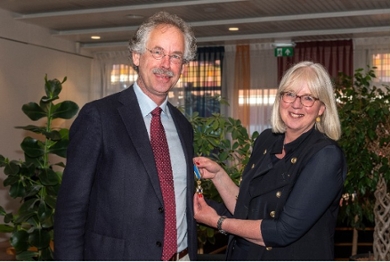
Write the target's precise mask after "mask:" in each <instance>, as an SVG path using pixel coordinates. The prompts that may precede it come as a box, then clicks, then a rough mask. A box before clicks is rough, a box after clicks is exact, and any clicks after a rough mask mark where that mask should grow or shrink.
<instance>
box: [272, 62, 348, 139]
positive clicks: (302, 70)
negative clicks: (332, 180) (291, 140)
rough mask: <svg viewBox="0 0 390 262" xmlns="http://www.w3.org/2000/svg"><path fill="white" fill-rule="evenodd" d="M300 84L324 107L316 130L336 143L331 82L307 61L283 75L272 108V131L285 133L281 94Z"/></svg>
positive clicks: (337, 134)
mask: <svg viewBox="0 0 390 262" xmlns="http://www.w3.org/2000/svg"><path fill="white" fill-rule="evenodd" d="M302 83H305V84H307V87H308V88H309V90H310V92H311V94H312V95H313V96H315V97H317V98H319V100H320V101H321V102H322V103H323V104H324V105H325V107H326V108H325V111H324V113H323V115H322V116H320V117H321V121H320V122H317V123H316V128H317V129H318V130H319V131H320V132H322V133H324V134H326V135H327V136H328V137H329V138H331V139H333V140H336V141H337V140H338V139H339V138H340V136H341V127H340V120H339V115H338V112H337V106H336V99H335V94H334V90H333V84H332V81H331V79H330V77H329V74H328V72H327V71H326V69H325V68H324V67H323V66H322V65H321V64H318V63H313V62H309V61H303V62H300V63H297V64H296V65H294V66H293V67H291V68H290V69H289V70H288V71H287V72H286V73H285V74H284V76H283V78H282V80H281V82H280V85H279V90H278V92H277V94H276V99H275V103H274V105H273V108H272V116H271V124H272V131H273V132H276V133H284V132H285V131H286V127H285V124H284V122H283V121H282V119H281V117H280V113H279V107H280V99H281V94H282V93H283V92H284V91H285V90H288V89H291V88H292V87H294V86H301V85H302Z"/></svg>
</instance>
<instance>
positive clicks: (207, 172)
mask: <svg viewBox="0 0 390 262" xmlns="http://www.w3.org/2000/svg"><path fill="white" fill-rule="evenodd" d="M193 161H194V164H195V165H196V166H197V167H198V169H199V172H200V174H201V176H202V179H213V178H215V177H216V176H217V174H218V173H220V172H225V171H224V170H223V168H222V167H221V166H220V165H218V164H217V163H216V162H214V161H213V160H211V159H208V158H207V157H194V159H193Z"/></svg>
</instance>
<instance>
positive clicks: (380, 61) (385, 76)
mask: <svg viewBox="0 0 390 262" xmlns="http://www.w3.org/2000/svg"><path fill="white" fill-rule="evenodd" d="M372 65H373V66H375V67H376V69H375V75H376V77H377V78H376V79H374V81H375V82H378V83H384V84H388V83H390V53H382V54H374V55H373V57H372Z"/></svg>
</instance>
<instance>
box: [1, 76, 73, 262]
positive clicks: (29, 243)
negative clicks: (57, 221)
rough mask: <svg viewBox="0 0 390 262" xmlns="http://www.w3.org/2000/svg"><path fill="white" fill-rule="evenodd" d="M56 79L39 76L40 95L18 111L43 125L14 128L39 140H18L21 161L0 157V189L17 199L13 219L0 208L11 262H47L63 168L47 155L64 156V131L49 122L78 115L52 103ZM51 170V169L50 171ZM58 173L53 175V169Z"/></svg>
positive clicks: (67, 105) (56, 94)
mask: <svg viewBox="0 0 390 262" xmlns="http://www.w3.org/2000/svg"><path fill="white" fill-rule="evenodd" d="M65 81H66V77H65V78H64V79H63V81H62V82H60V81H59V80H57V79H53V80H48V79H47V76H45V86H44V87H45V93H46V95H45V96H43V97H42V98H41V100H40V101H39V104H38V103H34V102H30V103H27V104H24V105H23V106H22V110H23V112H24V113H25V114H26V115H27V116H28V117H29V118H30V119H31V120H32V121H38V120H40V119H45V120H46V123H45V125H44V126H35V125H27V126H19V127H16V128H19V129H23V130H26V131H30V132H34V133H35V134H37V135H38V136H41V137H42V139H41V140H39V139H36V138H33V137H30V136H27V137H25V138H24V140H23V141H22V143H21V148H22V150H23V152H24V158H25V159H24V160H9V159H8V158H6V157H4V156H2V155H0V167H4V174H5V175H6V176H7V178H6V179H5V180H4V186H5V187H9V194H10V196H11V197H12V198H20V200H21V205H20V207H19V209H18V210H17V212H16V213H15V214H13V213H7V212H6V211H5V210H4V208H3V207H0V215H2V216H4V224H1V225H0V232H8V233H11V236H10V244H11V246H12V247H13V249H14V252H15V255H16V259H17V260H53V245H52V239H53V220H54V213H55V203H56V199H57V193H58V189H59V186H60V183H61V179H62V170H61V169H62V168H63V167H64V166H65V165H64V163H62V162H59V163H51V162H50V159H49V158H50V155H52V154H54V155H57V156H60V157H63V158H65V157H66V149H67V146H68V142H69V138H68V134H69V130H68V129H67V128H60V129H57V128H55V127H53V120H55V119H71V118H72V117H73V116H75V115H76V114H77V112H78V109H79V108H78V106H77V104H76V103H74V102H72V101H63V102H60V103H57V104H54V103H53V102H54V101H55V100H57V99H59V94H60V93H61V90H62V84H63V83H64V82H65ZM56 167H57V168H56ZM56 169H59V170H56Z"/></svg>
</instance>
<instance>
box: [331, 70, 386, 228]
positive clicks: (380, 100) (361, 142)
mask: <svg viewBox="0 0 390 262" xmlns="http://www.w3.org/2000/svg"><path fill="white" fill-rule="evenodd" d="M374 70H375V67H369V66H368V68H367V70H366V72H364V70H363V69H357V70H356V71H355V74H354V76H353V77H350V76H347V75H345V74H344V73H340V74H339V77H338V79H337V81H336V89H335V93H336V99H337V101H338V110H339V116H340V121H341V127H342V131H343V134H342V137H341V139H340V140H339V141H338V142H339V144H340V146H341V148H342V149H343V150H344V153H345V155H346V158H347V164H348V173H347V179H346V182H345V192H346V193H348V194H349V195H352V194H354V195H356V197H355V198H354V201H349V202H347V203H345V204H344V205H343V206H342V208H341V210H340V219H341V220H342V221H344V222H347V224H348V225H350V226H352V227H355V228H364V227H365V223H366V222H369V223H372V222H373V221H374V203H375V196H374V192H375V190H376V187H377V184H378V180H379V178H380V177H381V176H383V177H384V178H385V180H386V181H387V183H388V182H389V181H390V166H389V158H390V150H389V148H390V109H389V107H390V89H389V86H386V85H382V86H381V87H379V88H378V87H376V86H375V85H373V80H374V79H375V78H376V76H375V71H374Z"/></svg>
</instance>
